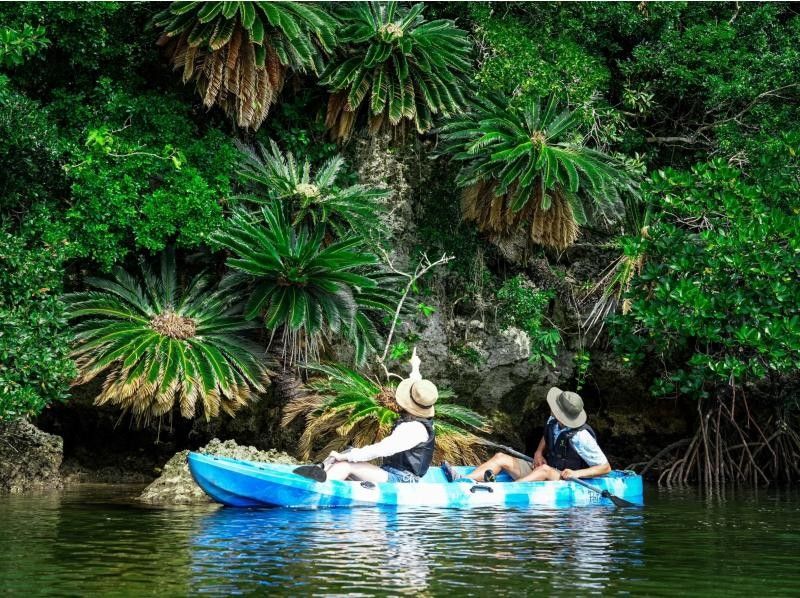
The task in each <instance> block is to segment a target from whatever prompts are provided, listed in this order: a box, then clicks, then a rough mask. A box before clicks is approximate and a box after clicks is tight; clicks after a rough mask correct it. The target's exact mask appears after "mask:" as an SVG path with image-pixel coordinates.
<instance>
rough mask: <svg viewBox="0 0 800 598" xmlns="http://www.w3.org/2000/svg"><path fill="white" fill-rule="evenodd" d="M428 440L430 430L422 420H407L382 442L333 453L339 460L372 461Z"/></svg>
mask: <svg viewBox="0 0 800 598" xmlns="http://www.w3.org/2000/svg"><path fill="white" fill-rule="evenodd" d="M426 440H428V430H426V429H425V426H424V425H422V424H421V423H420V422H414V421H412V422H405V423H402V424H400V425H399V426H397V427H396V428H395V429H394V432H392V433H391V435H389V436H387V437H386V438H384V439H383V440H381V441H380V442H376V443H375V444H370V445H368V446H365V447H362V448H354V449H350V450H349V451H347V452H346V453H335V454H334V453H331V456H333V457H334V458H335V459H336V460H337V461H350V462H351V463H358V462H361V461H372V460H373V459H378V458H379V457H388V456H390V455H394V454H396V453H400V452H402V451H407V450H408V449H411V448H414V447H415V446H417V445H418V444H420V443H422V442H425V441H426Z"/></svg>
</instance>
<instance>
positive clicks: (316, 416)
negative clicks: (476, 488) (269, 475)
mask: <svg viewBox="0 0 800 598" xmlns="http://www.w3.org/2000/svg"><path fill="white" fill-rule="evenodd" d="M309 369H311V370H312V371H315V372H317V373H318V374H319V375H318V376H315V377H312V378H311V379H310V380H309V381H308V383H307V384H306V392H305V393H302V394H301V395H300V396H298V397H296V398H294V399H293V400H292V401H290V402H289V403H288V404H287V405H286V407H285V409H284V417H283V424H284V425H288V424H289V423H290V422H292V421H294V420H295V419H297V418H300V417H302V418H303V420H304V423H305V429H304V432H303V434H302V437H301V443H300V445H301V457H303V458H306V459H308V458H310V457H311V456H312V455H316V456H317V457H320V456H325V455H327V453H328V452H330V451H331V450H341V449H343V448H345V447H346V446H348V445H353V446H364V445H366V444H372V443H374V442H378V441H380V440H381V439H382V438H384V437H385V436H386V435H388V434H389V432H390V431H391V428H392V425H393V424H394V422H395V421H396V420H397V418H398V417H400V415H399V413H398V409H399V408H398V406H397V403H396V402H395V400H394V387H392V386H385V385H383V384H381V383H380V382H377V381H374V380H372V379H370V378H367V377H366V376H364V375H362V374H360V373H358V372H357V371H355V370H353V369H351V368H347V367H344V366H341V365H335V364H319V365H315V366H312V367H310V368H309ZM434 429H435V431H436V452H435V454H434V462H436V463H439V462H441V461H442V460H448V461H451V462H454V463H477V462H479V461H480V460H481V459H482V458H483V457H484V456H485V450H484V449H483V448H482V445H481V442H480V438H479V437H478V436H476V434H475V432H488V431H489V426H488V424H487V422H486V420H485V419H484V418H483V417H482V416H480V415H479V414H477V413H475V412H474V411H472V410H471V409H468V408H467V407H465V406H463V405H459V404H458V403H455V402H453V396H452V393H451V392H448V391H444V390H443V391H441V392H440V399H439V402H438V403H437V404H436V419H435V421H434Z"/></svg>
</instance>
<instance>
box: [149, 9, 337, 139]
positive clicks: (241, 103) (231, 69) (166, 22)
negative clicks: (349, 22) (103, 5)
mask: <svg viewBox="0 0 800 598" xmlns="http://www.w3.org/2000/svg"><path fill="white" fill-rule="evenodd" d="M154 21H155V24H156V26H157V27H159V28H161V29H162V30H163V35H162V38H161V40H160V42H159V43H160V44H162V45H167V46H168V48H167V51H168V53H169V54H170V56H171V59H172V61H173V63H174V65H175V68H176V69H180V70H182V71H183V81H184V83H185V82H186V81H189V80H190V79H195V80H196V81H197V86H198V89H199V91H200V95H201V96H202V98H203V103H204V104H205V106H206V107H207V108H210V107H211V106H213V105H214V104H215V103H216V104H219V105H220V106H222V107H223V108H225V109H226V110H227V111H228V113H229V114H230V115H231V116H233V117H234V118H235V119H236V122H237V124H238V125H239V126H240V127H245V128H247V127H251V128H253V129H258V128H259V126H261V123H262V122H264V119H265V118H266V117H267V113H268V112H269V108H270V106H271V105H272V104H273V103H275V102H276V101H277V98H278V95H279V94H280V92H281V89H282V88H283V83H284V79H285V77H286V71H287V69H292V70H295V71H298V72H305V71H306V70H312V71H314V72H318V71H320V70H321V69H322V56H323V54H327V53H330V52H331V50H332V49H333V46H334V44H335V38H334V33H335V28H336V21H335V20H334V19H333V18H332V17H331V16H330V15H329V14H328V13H327V12H326V11H325V10H323V9H322V8H321V6H319V5H316V4H312V3H309V2H285V1H280V0H272V1H270V2H173V3H171V4H170V6H169V8H167V9H165V10H163V11H161V12H160V13H159V14H157V15H156V16H155V18H154Z"/></svg>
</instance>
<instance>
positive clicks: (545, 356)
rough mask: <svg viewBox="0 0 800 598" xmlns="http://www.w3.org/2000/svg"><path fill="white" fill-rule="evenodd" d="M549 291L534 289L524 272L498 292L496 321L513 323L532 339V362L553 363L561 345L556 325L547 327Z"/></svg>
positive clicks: (507, 324)
mask: <svg viewBox="0 0 800 598" xmlns="http://www.w3.org/2000/svg"><path fill="white" fill-rule="evenodd" d="M553 296H554V294H553V292H552V291H543V290H540V289H537V288H536V287H535V286H534V285H533V284H532V283H531V282H530V280H528V279H527V277H525V275H523V274H518V275H516V276H514V277H512V278H509V279H508V280H506V281H505V282H504V283H503V284H502V286H501V287H500V288H499V289H498V291H497V300H498V301H499V309H500V311H499V312H498V315H499V316H500V317H499V323H500V325H501V326H503V327H504V328H508V327H509V326H516V327H517V328H519V329H521V330H523V331H525V332H526V333H528V337H529V338H530V340H531V357H530V359H531V361H534V362H539V361H542V360H544V361H546V362H547V363H549V364H550V365H552V366H555V361H554V359H553V358H554V357H555V356H556V354H557V353H558V346H559V345H560V344H561V334H560V332H559V331H558V329H557V328H555V327H553V326H548V325H547V324H548V322H549V321H548V320H547V316H546V314H547V311H548V309H549V307H550V302H551V301H552V300H553Z"/></svg>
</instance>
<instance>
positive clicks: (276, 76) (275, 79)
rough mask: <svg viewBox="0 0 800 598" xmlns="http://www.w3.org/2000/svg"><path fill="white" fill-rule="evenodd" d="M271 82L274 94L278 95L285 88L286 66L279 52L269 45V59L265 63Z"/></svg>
mask: <svg viewBox="0 0 800 598" xmlns="http://www.w3.org/2000/svg"><path fill="white" fill-rule="evenodd" d="M264 68H265V71H266V74H267V77H268V78H269V84H270V87H271V88H272V93H273V96H276V97H277V95H278V94H279V93H280V92H281V90H283V83H284V79H285V76H286V67H284V66H283V65H282V64H281V61H280V58H278V54H277V53H276V52H275V49H274V48H273V47H272V46H269V45H268V46H267V59H266V62H265V65H264Z"/></svg>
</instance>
